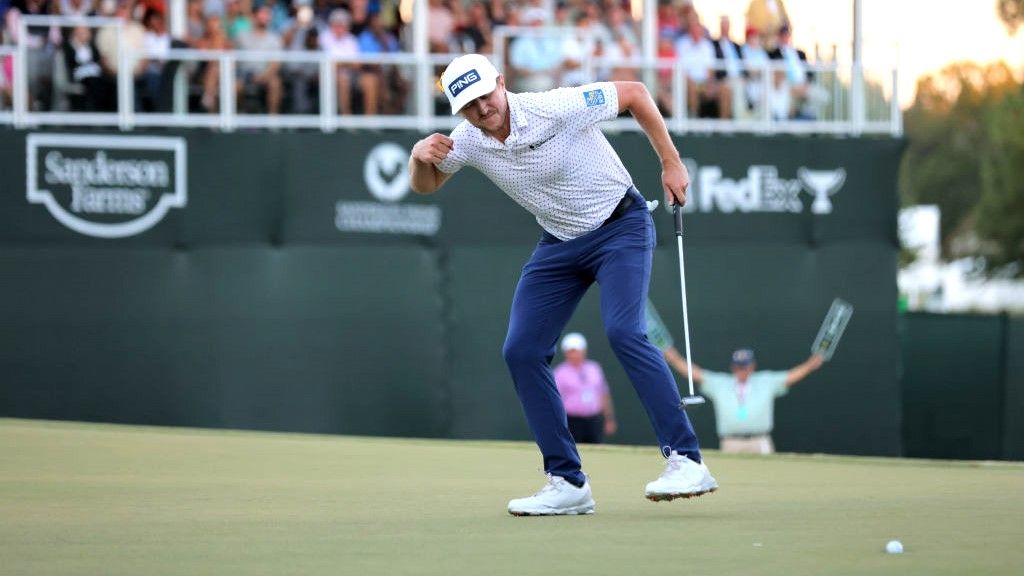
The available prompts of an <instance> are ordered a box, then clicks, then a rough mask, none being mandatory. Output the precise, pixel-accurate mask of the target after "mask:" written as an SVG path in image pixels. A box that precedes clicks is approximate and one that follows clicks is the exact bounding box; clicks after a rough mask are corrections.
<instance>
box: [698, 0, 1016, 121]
mask: <svg viewBox="0 0 1024 576" xmlns="http://www.w3.org/2000/svg"><path fill="white" fill-rule="evenodd" d="M748 4H749V0H695V2H694V5H695V6H696V8H697V11H698V12H699V13H700V15H701V17H702V18H703V20H704V24H705V25H706V26H707V27H708V28H710V29H711V31H712V34H714V35H717V34H718V19H719V17H720V16H721V15H723V14H726V15H728V16H729V17H730V18H731V19H732V21H733V23H734V24H733V39H734V40H740V38H739V36H740V35H741V34H742V32H741V31H742V29H743V25H742V22H744V16H743V15H744V13H745V12H746V8H747V5H748ZM784 4H785V6H786V11H787V12H788V13H789V17H790V20H791V21H792V22H793V40H794V42H795V43H796V45H797V46H798V47H799V48H802V49H804V50H806V51H807V52H808V55H811V54H813V52H814V46H815V45H818V46H819V48H820V50H821V52H822V53H823V54H831V52H832V45H833V44H835V45H836V49H837V54H838V56H839V60H840V62H849V61H850V60H851V58H852V52H853V50H852V44H853V0H784ZM862 10H863V31H862V36H863V41H864V65H865V68H866V70H867V74H869V75H870V76H872V77H874V78H877V79H883V78H884V79H885V81H886V84H888V83H889V78H890V74H891V72H890V71H891V70H892V68H893V67H894V66H896V67H898V69H899V85H898V87H897V88H898V94H899V99H900V104H901V105H902V106H903V107H904V108H906V107H908V106H910V104H911V103H912V102H913V99H914V89H915V86H916V84H917V79H918V78H919V77H921V76H924V75H926V74H929V73H933V72H937V71H939V70H941V69H942V68H943V67H944V66H946V65H947V64H951V63H953V62H957V61H961V60H973V61H975V62H979V63H988V62H994V61H997V60H1005V61H1006V62H1007V63H1008V64H1009V65H1010V67H1011V68H1012V69H1013V70H1014V71H1015V72H1016V74H1017V77H1018V78H1021V77H1024V27H1022V28H1020V29H1018V30H1017V34H1016V36H1014V37H1011V36H1009V35H1008V34H1007V31H1006V27H1005V26H1003V23H1002V21H1001V20H999V17H998V16H997V15H996V0H862ZM887 92H888V90H887Z"/></svg>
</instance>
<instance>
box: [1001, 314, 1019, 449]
mask: <svg viewBox="0 0 1024 576" xmlns="http://www.w3.org/2000/svg"><path fill="white" fill-rule="evenodd" d="M1004 354H1005V356H1004V357H1005V365H1006V373H1005V377H1004V379H1003V382H1004V383H1005V385H1006V403H1005V406H1006V410H1005V411H1004V412H1003V458H1006V459H1007V460H1024V318H1010V319H1008V320H1007V322H1006V343H1005V347H1004Z"/></svg>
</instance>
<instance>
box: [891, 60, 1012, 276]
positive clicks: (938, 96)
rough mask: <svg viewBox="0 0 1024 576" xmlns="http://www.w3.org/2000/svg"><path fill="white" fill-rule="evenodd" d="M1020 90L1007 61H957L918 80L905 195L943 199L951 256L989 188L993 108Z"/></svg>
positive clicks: (908, 200) (909, 117) (912, 200)
mask: <svg viewBox="0 0 1024 576" xmlns="http://www.w3.org/2000/svg"><path fill="white" fill-rule="evenodd" d="M1019 91H1020V87H1019V85H1018V83H1017V82H1016V80H1015V79H1014V78H1013V74H1012V73H1011V72H1010V69H1009V68H1008V67H1007V66H1006V65H1005V64H1003V63H998V64H990V65H988V66H985V67H982V66H979V65H977V64H973V63H957V64H953V65H950V66H948V67H946V68H944V69H943V70H942V71H941V72H939V73H938V74H937V75H934V76H926V77H924V78H922V79H921V80H919V81H918V83H917V96H916V98H915V100H914V104H913V105H912V106H911V108H910V109H909V110H908V111H907V113H906V116H905V127H906V134H907V139H908V146H907V151H906V154H904V156H903V160H902V164H901V167H900V183H899V185H900V186H899V187H900V195H901V199H902V202H903V204H904V205H914V204H937V205H939V207H940V209H941V211H942V216H941V221H940V233H941V238H942V246H943V250H942V251H943V254H944V255H946V256H950V255H953V250H952V244H953V240H954V238H956V237H957V236H963V235H967V234H969V233H970V232H971V231H972V228H973V226H972V219H971V218H972V216H973V215H974V211H975V207H976V206H977V205H978V202H979V201H980V199H981V196H982V194H983V188H984V182H983V181H982V176H981V171H982V160H983V158H982V155H983V154H984V153H985V151H986V150H987V149H988V148H987V145H986V143H987V142H988V131H989V128H990V126H989V123H988V122H986V114H987V111H988V110H989V109H990V108H991V107H992V106H994V105H995V104H996V103H998V102H1001V101H1002V100H1003V99H1005V98H1006V96H1007V95H1010V94H1016V93H1018V92H1019ZM1020 176H1021V177H1022V178H1024V174H1020Z"/></svg>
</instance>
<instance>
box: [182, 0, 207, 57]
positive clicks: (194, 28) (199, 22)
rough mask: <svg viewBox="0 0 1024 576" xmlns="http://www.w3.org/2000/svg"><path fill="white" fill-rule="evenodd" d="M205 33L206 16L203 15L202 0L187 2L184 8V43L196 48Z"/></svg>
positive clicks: (189, 0)
mask: <svg viewBox="0 0 1024 576" xmlns="http://www.w3.org/2000/svg"><path fill="white" fill-rule="evenodd" d="M205 32H206V16H205V15H204V14H203V0H188V6H187V7H186V8H185V42H186V43H187V44H188V45H189V47H190V48H196V47H197V46H198V45H199V43H200V42H201V41H202V39H203V34H204V33H205Z"/></svg>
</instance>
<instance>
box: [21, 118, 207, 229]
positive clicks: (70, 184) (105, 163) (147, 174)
mask: <svg viewBox="0 0 1024 576" xmlns="http://www.w3.org/2000/svg"><path fill="white" fill-rule="evenodd" d="M185 154H186V146H185V140H184V139H183V138H165V137H150V136H90V135H77V134H29V135H28V138H27V139H26V154H25V159H26V163H27V165H26V177H27V178H26V179H27V182H26V198H27V200H28V201H29V202H30V203H32V204H42V205H43V206H45V207H46V209H47V210H48V211H49V212H50V214H52V215H53V217H54V218H56V219H57V221H58V222H60V223H61V224H63V225H65V226H67V227H68V228H70V229H72V230H74V231H75V232H78V233H80V234H85V235H87V236H94V237H96V238H124V237H127V236H134V235H136V234H140V233H142V232H145V231H146V230H149V229H150V228H152V227H153V226H155V225H156V224H157V223H158V222H160V221H161V220H162V219H163V218H164V216H166V215H167V212H168V211H169V210H170V209H171V208H184V207H185V205H186V203H187V191H186V169H185Z"/></svg>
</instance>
